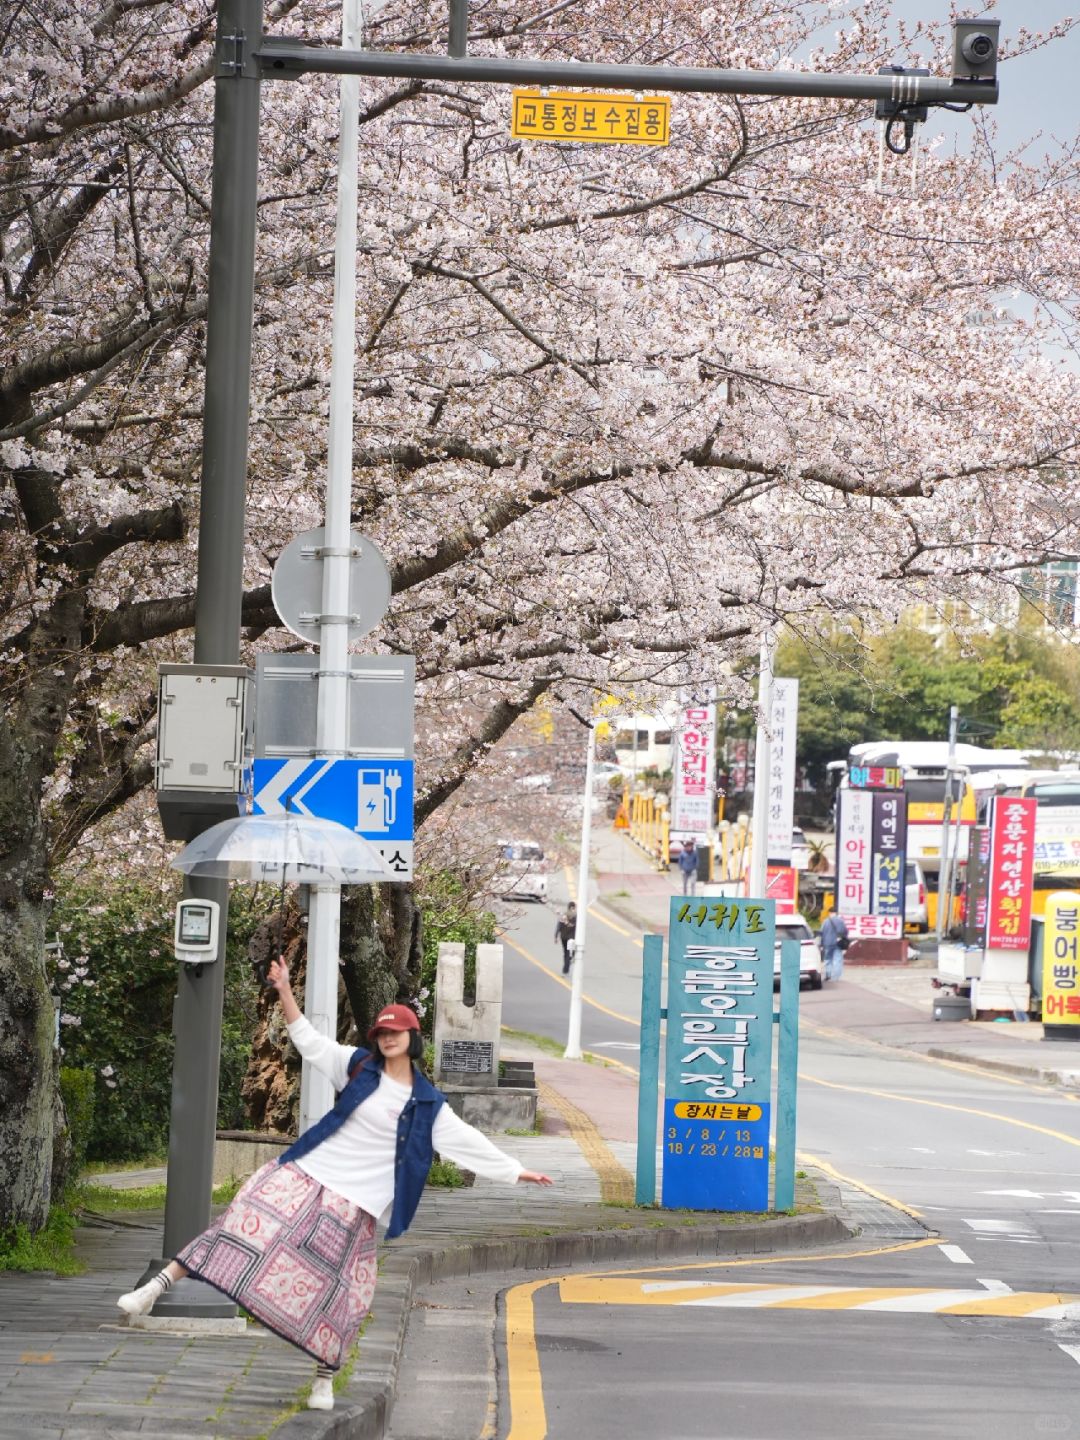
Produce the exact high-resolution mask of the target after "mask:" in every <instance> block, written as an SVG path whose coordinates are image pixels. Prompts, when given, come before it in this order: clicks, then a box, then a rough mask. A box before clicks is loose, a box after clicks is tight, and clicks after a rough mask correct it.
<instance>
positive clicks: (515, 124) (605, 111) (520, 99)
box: [510, 90, 671, 145]
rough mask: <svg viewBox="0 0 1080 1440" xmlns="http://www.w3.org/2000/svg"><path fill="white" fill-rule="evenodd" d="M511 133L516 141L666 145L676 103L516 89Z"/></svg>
mask: <svg viewBox="0 0 1080 1440" xmlns="http://www.w3.org/2000/svg"><path fill="white" fill-rule="evenodd" d="M513 97H514V109H513V120H512V124H511V130H510V133H511V135H512V136H513V137H514V139H515V140H594V141H597V142H600V143H606V144H609V145H611V144H622V145H667V144H668V142H669V140H670V138H671V101H670V100H669V99H668V98H667V97H666V96H663V95H661V96H651V97H650V98H649V99H648V100H633V99H630V98H628V97H627V96H625V95H590V94H586V93H583V92H580V91H574V92H571V93H567V94H554V93H548V94H547V95H542V94H541V93H540V92H539V91H538V90H515V91H514V92H513Z"/></svg>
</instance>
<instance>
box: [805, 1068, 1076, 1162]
mask: <svg viewBox="0 0 1080 1440" xmlns="http://www.w3.org/2000/svg"><path fill="white" fill-rule="evenodd" d="M799 1079H800V1080H809V1081H810V1083H811V1084H812V1085H824V1086H825V1087H826V1089H829V1090H847V1091H850V1092H851V1094H853V1095H876V1096H877V1098H878V1099H879V1100H899V1101H900V1102H901V1103H902V1104H905V1105H926V1106H928V1107H929V1108H930V1109H931V1110H956V1111H958V1112H959V1114H961V1115H978V1116H980V1117H981V1118H982V1119H983V1120H999V1121H1000V1122H1001V1124H1003V1125H1015V1126H1016V1128H1017V1129H1018V1130H1033V1131H1034V1132H1035V1133H1036V1134H1037V1135H1049V1137H1050V1138H1051V1140H1062V1141H1064V1143H1065V1144H1066V1145H1075V1146H1076V1147H1077V1149H1080V1138H1077V1136H1075V1135H1066V1134H1065V1132H1064V1131H1063V1130H1052V1129H1051V1128H1050V1127H1049V1126H1048V1125H1036V1124H1035V1122H1034V1121H1032V1120H1017V1119H1015V1118H1014V1117H1013V1116H1012V1115H999V1114H998V1113H997V1111H996V1110H977V1109H975V1107H974V1106H972V1105H952V1104H950V1103H949V1102H948V1101H946V1100H922V1099H920V1098H919V1097H918V1096H917V1095H897V1094H894V1093H893V1091H891V1090H868V1089H867V1088H866V1086H865V1085H841V1084H840V1082H839V1081H837V1080H819V1079H818V1077H817V1076H816V1075H807V1074H804V1072H803V1071H801V1070H800V1071H799Z"/></svg>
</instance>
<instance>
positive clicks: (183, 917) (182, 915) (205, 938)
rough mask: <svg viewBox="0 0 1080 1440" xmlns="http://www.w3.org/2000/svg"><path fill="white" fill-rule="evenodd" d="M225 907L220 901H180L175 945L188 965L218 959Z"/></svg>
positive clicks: (180, 956)
mask: <svg viewBox="0 0 1080 1440" xmlns="http://www.w3.org/2000/svg"><path fill="white" fill-rule="evenodd" d="M220 922H221V906H220V905H219V904H218V902H217V901H216V900H193V899H188V900H178V901H177V904H176V929H175V932H174V934H173V946H174V949H175V950H176V958H177V959H178V960H182V961H183V962H184V964H185V965H205V964H206V963H207V961H210V960H215V959H216V958H217V948H218V929H219V925H220Z"/></svg>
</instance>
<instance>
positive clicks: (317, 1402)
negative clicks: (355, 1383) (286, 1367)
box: [307, 1375, 334, 1410]
mask: <svg viewBox="0 0 1080 1440" xmlns="http://www.w3.org/2000/svg"><path fill="white" fill-rule="evenodd" d="M307 1408H308V1409H309V1410H333V1408H334V1382H333V1381H332V1380H328V1379H327V1378H326V1377H325V1376H322V1375H316V1377H315V1379H314V1380H313V1381H312V1382H311V1394H310V1395H309V1396H308V1402H307Z"/></svg>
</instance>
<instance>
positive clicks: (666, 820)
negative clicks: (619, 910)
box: [615, 791, 671, 870]
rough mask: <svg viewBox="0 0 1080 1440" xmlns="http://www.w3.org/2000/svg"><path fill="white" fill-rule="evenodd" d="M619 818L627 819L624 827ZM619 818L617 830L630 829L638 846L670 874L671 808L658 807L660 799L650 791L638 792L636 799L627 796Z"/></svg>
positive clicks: (620, 809)
mask: <svg viewBox="0 0 1080 1440" xmlns="http://www.w3.org/2000/svg"><path fill="white" fill-rule="evenodd" d="M619 815H622V816H623V819H624V823H623V824H621V825H620V823H619ZM619 815H616V817H615V828H616V829H617V830H621V829H626V828H629V831H630V838H631V840H633V842H634V844H635V845H637V846H638V847H639V848H640V849H642V850H644V851H645V853H646V855H649V856H650V857H651V858H652V859H653V860H654V861H655V863H656V866H657V868H658V869H660V870H666V869H667V868H668V846H669V841H670V836H671V816H670V815H669V813H668V809H667V806H666V805H658V804H657V797H656V796H655V795H654V794H651V793H649V792H646V791H637V792H636V793H635V794H633V795H628V794H626V793H625V792H624V794H623V801H622V804H621V805H620V806H619Z"/></svg>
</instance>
